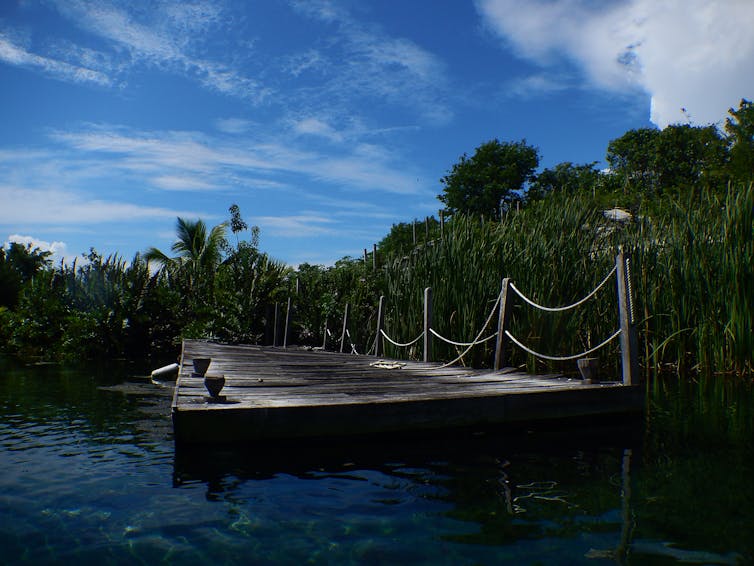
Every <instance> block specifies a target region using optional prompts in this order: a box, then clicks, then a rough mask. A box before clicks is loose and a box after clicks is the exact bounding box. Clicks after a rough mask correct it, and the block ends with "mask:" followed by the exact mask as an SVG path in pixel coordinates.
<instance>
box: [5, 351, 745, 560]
mask: <svg viewBox="0 0 754 566" xmlns="http://www.w3.org/2000/svg"><path fill="white" fill-rule="evenodd" d="M147 369H148V368H145V369H144V370H142V369H140V368H136V367H133V366H132V365H128V364H123V366H122V367H121V366H117V365H111V366H104V367H101V368H97V367H89V368H66V367H60V366H44V367H34V368H26V367H23V366H17V365H12V366H11V365H3V361H2V360H1V359H0V462H2V466H0V548H2V549H3V558H2V560H3V561H4V562H6V563H10V564H17V563H18V564H23V563H34V564H40V563H59V562H62V561H68V562H70V561H83V562H93V563H94V562H96V563H101V562H103V561H104V562H112V563H116V564H119V563H157V562H161V563H166V564H171V563H180V564H200V563H201V564H206V563H218V562H219V563H228V564H236V563H238V564H241V563H250V562H252V563H257V564H266V563H269V564H273V563H274V564H279V563H286V564H294V563H295V564H300V563H303V562H308V563H313V564H328V563H337V564H364V563H367V564H368V563H375V564H388V563H391V564H392V563H406V562H409V563H412V564H480V563H481V564H492V563H522V564H531V563H548V564H574V563H576V564H578V563H587V564H600V563H605V564H610V563H616V562H618V563H627V564H630V563H634V564H645V563H656V564H668V563H690V562H692V563H693V562H695V563H707V564H731V563H738V562H743V563H745V562H751V561H752V560H754V553H753V545H754V539H752V537H751V533H752V532H754V483H753V482H751V478H752V477H754V457H752V447H751V441H750V439H751V437H750V436H749V437H746V436H745V434H744V430H745V429H743V428H740V429H736V430H737V432H736V436H735V438H734V439H733V440H731V437H730V436H725V434H724V430H723V431H721V430H719V429H717V428H715V427H716V426H723V425H725V423H726V422H728V421H725V420H723V417H724V415H719V414H715V415H714V418H709V416H708V418H705V416H704V411H703V410H701V409H702V408H701V407H697V406H695V405H694V404H693V403H686V402H682V400H680V399H679V398H677V397H673V398H672V399H670V400H669V401H668V402H663V401H662V399H661V398H659V399H660V401H659V402H662V403H663V404H662V405H654V404H653V405H650V412H649V421H648V422H649V426H647V427H646V428H645V427H644V426H643V425H642V423H641V422H639V423H637V422H635V421H634V422H628V423H612V424H609V425H608V424H605V423H599V424H598V423H582V424H579V425H575V426H571V427H568V428H560V429H556V430H547V429H522V430H518V431H512V430H490V431H485V432H484V433H479V434H476V433H473V432H463V433H461V432H458V433H453V434H442V435H436V434H433V435H423V436H412V437H395V436H393V437H390V438H384V437H383V438H362V439H358V440H354V439H351V440H347V441H340V442H333V441H318V442H312V441H308V442H304V443H302V442H288V443H286V442H279V443H274V444H266V445H254V446H246V447H243V448H240V447H229V448H219V449H198V448H185V447H178V449H175V448H174V445H173V440H172V427H171V423H170V417H169V406H170V393H171V390H170V388H169V387H163V388H161V387H159V386H157V385H155V384H152V383H151V382H149V380H148V379H146V375H147ZM752 406H754V404H752ZM745 410H748V409H746V407H745V406H743V405H742V401H740V399H739V402H738V405H737V409H736V411H737V413H736V414H752V413H751V412H749V413H745V412H744V411H745ZM686 413H690V414H691V416H690V417H689V418H687V419H685V420H684V415H685V414H686ZM736 418H738V417H736ZM736 422H739V421H736ZM741 422H743V421H741ZM690 423H691V424H690ZM715 423H718V424H715ZM698 426H704V427H705V429H704V431H701V432H700V431H698V430H696V429H697V427H698ZM726 426H727V425H726Z"/></svg>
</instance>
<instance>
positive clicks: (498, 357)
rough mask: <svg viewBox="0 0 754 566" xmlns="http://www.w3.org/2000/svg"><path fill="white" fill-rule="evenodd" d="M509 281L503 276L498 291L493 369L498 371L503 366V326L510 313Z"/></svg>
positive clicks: (505, 324) (504, 340)
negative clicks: (498, 306)
mask: <svg viewBox="0 0 754 566" xmlns="http://www.w3.org/2000/svg"><path fill="white" fill-rule="evenodd" d="M510 283H511V280H510V278H509V277H505V278H504V279H503V285H502V289H501V291H500V292H501V298H500V311H499V315H498V320H497V342H496V343H495V364H494V369H495V371H500V370H501V369H502V368H503V367H505V346H506V343H505V342H506V336H505V327H506V326H507V325H508V317H509V313H510V309H509V308H508V291H509V289H510Z"/></svg>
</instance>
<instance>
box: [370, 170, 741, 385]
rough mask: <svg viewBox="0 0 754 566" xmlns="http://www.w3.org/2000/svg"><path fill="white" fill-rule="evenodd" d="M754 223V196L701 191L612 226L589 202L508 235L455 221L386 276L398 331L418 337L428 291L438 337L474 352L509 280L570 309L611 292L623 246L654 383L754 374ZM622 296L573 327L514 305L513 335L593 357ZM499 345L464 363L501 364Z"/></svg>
mask: <svg viewBox="0 0 754 566" xmlns="http://www.w3.org/2000/svg"><path fill="white" fill-rule="evenodd" d="M753 214H754V189H753V188H752V186H751V185H749V186H741V187H732V188H730V189H729V191H728V193H727V194H726V195H723V196H718V195H715V194H714V193H712V192H702V193H701V194H695V195H693V196H689V197H688V198H687V199H686V200H685V201H676V202H672V203H670V204H669V205H668V204H667V201H666V202H665V204H664V206H662V207H658V206H657V205H656V204H654V205H653V204H648V205H645V206H644V207H643V208H642V209H641V210H639V214H638V215H636V217H635V218H634V219H633V220H632V221H630V222H628V223H625V224H621V223H617V222H615V221H612V220H608V219H606V218H605V217H604V216H603V215H602V213H601V211H600V210H598V209H597V208H596V207H595V206H594V204H593V203H592V202H591V201H590V199H589V198H588V197H584V196H581V197H579V196H568V197H566V196H560V195H552V196H551V197H550V198H548V199H546V200H544V201H541V202H538V203H534V204H532V205H531V206H529V207H527V208H526V209H524V210H522V211H521V212H518V213H511V214H509V215H508V216H507V217H505V218H504V219H503V220H502V221H501V222H499V223H498V222H494V223H492V222H483V221H480V220H479V219H471V218H466V217H460V216H457V217H456V218H454V219H452V221H451V222H448V223H447V225H446V228H445V234H444V238H442V239H439V238H438V239H436V240H435V241H433V242H431V243H430V244H428V245H424V246H422V247H420V248H417V249H416V250H415V251H414V252H413V253H412V254H410V255H408V256H405V257H401V258H396V259H393V260H392V261H391V262H389V263H388V265H386V266H385V267H384V270H385V289H386V296H387V300H388V307H389V308H388V316H387V320H386V328H387V332H388V334H390V336H391V337H393V338H394V339H396V340H398V341H408V340H410V339H412V338H414V337H415V336H417V335H418V334H419V333H420V332H421V330H422V323H421V321H422V299H423V291H424V288H425V287H432V288H433V296H434V308H433V313H434V315H433V316H434V323H433V327H434V328H435V329H436V330H437V331H438V332H439V333H440V334H442V335H443V336H446V337H448V338H451V339H453V340H456V341H470V340H471V339H473V337H474V336H476V335H477V333H478V332H479V331H480V330H481V327H482V325H483V323H484V321H485V319H486V318H487V315H488V313H489V311H490V308H491V307H492V306H493V304H494V302H495V300H496V298H497V296H498V294H499V292H500V284H501V280H502V278H503V277H510V278H512V279H513V281H514V282H515V284H516V286H517V287H518V288H519V289H521V290H522V291H523V292H524V293H525V294H526V295H527V296H529V297H530V298H532V299H533V300H535V301H536V302H538V303H540V304H543V305H547V306H560V305H564V304H569V303H572V302H574V301H576V300H578V299H580V298H581V297H583V296H584V295H586V294H587V293H589V292H590V291H591V290H592V289H593V288H594V287H595V286H596V285H597V284H598V283H599V282H600V281H601V280H602V278H603V277H604V276H605V275H606V274H607V273H608V272H609V271H610V269H611V268H612V267H613V265H614V264H615V256H616V254H617V252H618V249H619V246H622V247H623V249H625V250H626V251H627V252H628V253H629V255H630V256H631V257H632V260H631V275H632V282H633V289H634V295H635V304H636V307H637V309H636V310H637V323H638V328H639V337H640V346H641V348H640V350H641V352H640V354H641V364H642V366H643V367H644V369H645V371H646V372H653V371H658V370H660V369H667V368H672V369H676V370H678V371H683V372H685V371H688V370H694V371H696V372H700V373H705V374H714V373H715V372H725V373H734V374H738V375H742V374H751V372H752V369H753V364H752V355H753V354H752V352H754V343H753V338H752V305H753V304H754V300H753V298H754V253H753V252H754V234H753V230H754V229H753V228H752V225H753V224H752V220H753V218H752V215H753ZM615 289H616V287H615V283H614V280H613V281H611V282H610V284H609V285H606V286H605V287H604V288H603V289H602V291H600V293H598V294H597V295H596V296H595V298H594V300H592V301H590V302H589V303H587V304H586V305H584V306H583V307H580V308H577V309H575V310H573V311H569V312H566V313H563V314H549V313H541V312H537V311H534V310H533V309H532V308H531V307H529V306H528V305H525V304H524V303H523V302H522V301H520V300H516V301H515V302H514V307H513V311H512V312H513V316H512V321H511V331H512V332H513V334H514V335H516V336H517V337H518V338H519V339H520V340H521V341H522V342H524V343H525V344H527V345H529V346H530V347H531V348H532V349H534V350H536V351H539V352H542V353H545V354H550V355H569V354H575V353H578V352H581V351H584V350H586V349H588V348H589V347H591V346H594V345H596V344H598V343H599V342H601V341H602V340H603V339H604V338H606V337H608V336H610V335H611V334H612V333H613V332H614V331H615V330H616V329H617V328H618V313H617V301H616V290H615ZM490 331H494V328H492V329H490ZM486 334H487V333H485V335H486ZM493 344H494V342H490V343H488V344H487V345H485V346H478V347H476V348H475V349H474V351H473V352H472V353H471V354H470V355H469V357H468V359H466V360H465V361H466V362H467V363H471V364H474V365H489V364H490V363H491V359H492V345H493ZM458 350H459V349H458V348H456V347H451V346H447V345H444V344H439V343H438V341H437V340H435V348H434V354H435V358H436V359H443V360H448V359H452V358H454V357H455V356H456V355H457V353H458ZM420 351H421V343H419V344H418V345H417V347H416V348H414V349H413V350H412V351H409V352H405V351H404V350H402V349H396V348H390V349H388V352H389V353H390V354H392V355H401V354H403V355H409V356H411V355H413V356H417V355H418V354H419V353H420ZM617 351H618V349H617V343H614V344H611V345H610V346H609V347H608V348H607V349H606V351H604V352H602V353H601V354H600V357H601V358H602V359H603V360H604V362H605V364H606V365H607V368H608V371H618V370H619V368H618V360H617ZM510 361H511V362H512V363H513V364H514V365H524V364H525V365H526V366H527V367H528V369H530V370H543V369H559V370H561V371H573V369H574V368H575V364H574V363H573V362H567V363H563V364H549V363H548V364H545V363H543V362H539V361H536V360H534V359H532V358H531V357H530V356H528V355H525V354H524V353H523V352H521V351H520V350H519V349H518V348H516V347H515V346H514V347H513V350H512V356H511V359H510Z"/></svg>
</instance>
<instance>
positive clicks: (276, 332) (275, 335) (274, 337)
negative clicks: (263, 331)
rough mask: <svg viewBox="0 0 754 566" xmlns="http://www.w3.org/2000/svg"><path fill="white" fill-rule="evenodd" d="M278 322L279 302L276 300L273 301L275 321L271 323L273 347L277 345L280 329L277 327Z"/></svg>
mask: <svg viewBox="0 0 754 566" xmlns="http://www.w3.org/2000/svg"><path fill="white" fill-rule="evenodd" d="M279 324H280V303H278V302H277V301H276V302H275V321H274V323H273V325H272V345H273V347H277V345H278V336H279V335H280V330H279V329H278V325H279Z"/></svg>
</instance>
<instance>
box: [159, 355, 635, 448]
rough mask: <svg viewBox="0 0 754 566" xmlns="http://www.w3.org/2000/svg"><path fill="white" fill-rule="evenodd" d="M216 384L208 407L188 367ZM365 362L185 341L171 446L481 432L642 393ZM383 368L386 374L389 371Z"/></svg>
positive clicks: (593, 411)
mask: <svg viewBox="0 0 754 566" xmlns="http://www.w3.org/2000/svg"><path fill="white" fill-rule="evenodd" d="M204 357H209V358H212V364H211V366H210V370H209V373H222V374H224V375H225V379H226V385H225V388H224V389H223V390H222V397H221V398H220V399H218V400H213V399H212V398H210V397H209V395H208V393H207V390H206V389H205V386H204V380H203V378H201V377H192V375H191V374H192V360H193V359H194V358H204ZM384 361H385V362H386V363H376V362H378V359H377V358H375V357H371V356H354V355H349V354H336V353H332V352H318V351H306V350H301V349H281V348H271V347H261V346H238V345H223V344H217V343H212V342H206V341H198V340H186V341H184V343H183V351H182V356H181V362H180V370H179V374H178V378H177V380H176V386H175V393H174V397H173V405H172V416H173V427H174V432H175V440H176V442H178V443H204V444H207V443H212V444H215V443H228V442H243V441H253V440H262V439H274V438H303V437H322V436H333V435H337V436H340V435H353V434H379V433H387V432H400V431H417V430H431V429H442V428H448V427H473V426H488V425H497V424H504V423H517V422H528V421H540V420H552V419H563V418H569V417H589V416H595V417H596V416H605V415H613V414H614V415H619V414H626V413H634V412H638V411H641V409H642V407H643V399H644V395H643V389H642V388H640V387H639V386H636V385H624V384H623V383H622V382H620V381H616V382H601V383H595V384H587V383H584V382H583V381H582V380H580V379H573V378H570V379H569V378H565V377H558V376H532V375H528V374H525V373H521V372H518V371H515V370H511V369H505V370H502V371H497V372H493V371H491V370H473V369H467V368H463V367H447V368H442V367H440V364H431V363H421V362H397V363H395V364H394V363H393V362H392V361H391V360H384ZM389 368H392V369H389Z"/></svg>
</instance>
